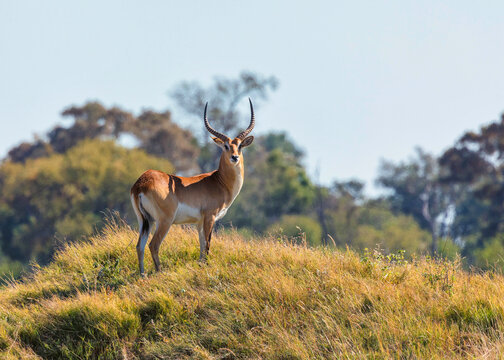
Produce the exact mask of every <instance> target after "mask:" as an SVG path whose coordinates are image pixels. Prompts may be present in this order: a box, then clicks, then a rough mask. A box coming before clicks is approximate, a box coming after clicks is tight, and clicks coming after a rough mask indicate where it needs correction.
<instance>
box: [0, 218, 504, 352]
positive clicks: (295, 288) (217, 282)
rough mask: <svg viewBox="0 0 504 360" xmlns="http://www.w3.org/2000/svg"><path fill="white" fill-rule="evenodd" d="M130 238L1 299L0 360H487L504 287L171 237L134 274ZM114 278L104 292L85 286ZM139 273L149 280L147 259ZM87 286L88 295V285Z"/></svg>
mask: <svg viewBox="0 0 504 360" xmlns="http://www.w3.org/2000/svg"><path fill="white" fill-rule="evenodd" d="M136 237H137V233H136V232H135V231H133V230H131V229H129V228H125V227H117V226H116V225H111V226H108V227H107V228H105V232H104V233H103V234H102V235H99V236H95V237H93V238H91V239H89V241H85V242H83V243H80V244H67V245H66V246H65V247H64V248H63V249H62V250H60V251H58V252H57V254H56V255H55V259H54V262H52V263H51V264H50V265H49V266H47V267H44V268H39V269H37V270H35V272H34V273H33V274H32V275H31V276H30V277H27V278H25V279H24V280H23V281H19V282H13V283H11V284H9V285H8V286H5V287H4V288H3V289H1V290H0V357H1V358H36V357H37V356H40V357H44V358H60V357H66V358H70V359H72V358H74V359H78V358H178V359H189V358H201V359H215V358H263V359H281V358H283V359H285V358H289V359H312V358H320V359H325V358H334V359H336V358H341V359H354V358H373V359H374V358H380V359H389V358H404V359H409V358H418V359H424V358H431V359H459V358H484V357H486V358H498V357H499V356H500V354H502V351H503V350H504V340H503V338H502V331H503V330H504V316H503V315H504V300H503V299H504V277H503V276H502V275H499V274H497V273H493V272H490V273H484V274H479V273H467V272H464V271H463V270H461V269H460V266H459V264H458V263H457V262H454V263H452V262H448V261H443V262H441V261H437V260H430V259H424V258H420V259H417V260H415V261H412V262H410V261H406V260H405V259H404V257H403V256H402V253H395V254H391V255H382V254H381V253H379V252H375V251H373V252H368V253H367V255H366V254H364V255H363V256H358V255H357V254H356V253H354V252H352V251H346V252H341V251H338V250H329V249H326V248H324V249H312V248H305V247H299V246H291V245H288V244H286V243H281V242H278V241H275V240H274V239H268V238H266V239H256V240H255V241H245V240H243V239H242V238H241V237H240V236H239V235H238V234H237V233H233V232H228V233H227V234H226V235H221V234H217V235H216V236H215V237H214V244H213V245H212V250H211V254H210V258H209V263H208V264H207V265H204V266H201V265H200V264H199V263H198V261H197V259H198V244H197V243H198V241H197V234H196V232H195V231H193V230H185V229H184V228H182V227H177V226H175V227H173V229H172V231H171V232H170V234H169V235H168V238H167V239H166V240H165V242H164V243H163V246H162V252H161V263H162V266H164V270H163V271H162V272H159V273H150V274H149V275H148V277H147V278H141V277H140V276H139V275H138V270H137V260H136V252H135V250H134V245H130V244H131V242H134V240H135V239H136ZM114 258H118V259H120V260H119V262H118V265H117V267H119V268H120V269H121V270H120V271H115V270H114V271H111V272H110V273H109V275H108V278H109V280H108V281H107V283H109V282H111V281H112V279H113V278H117V279H120V280H121V281H120V282H117V281H116V282H115V283H116V284H118V285H117V286H114V287H109V286H108V285H107V284H102V285H100V283H99V282H97V279H98V278H99V276H100V275H99V274H100V270H101V269H100V267H101V266H98V267H96V266H95V264H96V262H97V261H98V260H99V261H102V263H103V265H102V266H104V267H108V266H115V265H111V264H115V261H112V262H107V261H105V260H106V259H114ZM147 268H148V269H149V268H150V269H152V263H151V261H150V259H148V263H147ZM95 283H97V284H98V285H97V286H96V287H95V286H91V285H90V284H95Z"/></svg>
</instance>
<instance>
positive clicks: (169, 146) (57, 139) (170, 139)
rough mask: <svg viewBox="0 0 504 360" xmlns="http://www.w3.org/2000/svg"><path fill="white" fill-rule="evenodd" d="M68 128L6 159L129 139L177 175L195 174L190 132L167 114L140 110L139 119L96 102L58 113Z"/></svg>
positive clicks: (59, 128) (17, 159)
mask: <svg viewBox="0 0 504 360" xmlns="http://www.w3.org/2000/svg"><path fill="white" fill-rule="evenodd" d="M62 116H63V117H65V118H69V119H70V120H71V123H70V125H69V126H66V127H65V126H61V125H58V126H55V127H54V128H52V129H51V130H50V131H49V132H48V133H47V135H46V136H45V140H44V139H35V141H34V142H33V143H28V142H24V143H22V144H21V145H19V146H17V147H15V148H13V149H11V150H10V151H9V154H8V159H9V160H11V161H13V162H25V161H26V160H28V159H35V158H40V157H45V156H48V155H51V154H53V153H58V154H62V153H65V152H66V151H67V150H69V149H70V148H72V147H73V146H75V145H76V144H77V143H79V142H80V141H82V140H84V139H101V140H107V139H115V140H117V141H121V139H123V138H125V137H127V136H130V137H132V138H133V141H131V139H130V143H135V144H136V145H137V146H138V147H139V148H141V149H144V150H146V151H147V152H148V153H150V154H152V155H156V156H159V157H163V158H166V159H169V160H170V161H171V162H172V163H173V164H174V165H175V167H176V169H177V171H179V172H188V171H197V170H198V165H197V161H196V159H197V157H198V154H199V148H198V146H197V142H196V139H195V138H194V137H193V136H192V134H191V132H190V131H188V130H185V129H182V128H181V127H180V126H178V125H177V124H175V123H174V122H173V121H172V118H171V113H170V112H169V111H164V112H155V111H152V110H144V111H143V112H142V113H141V114H140V115H139V116H134V115H133V114H132V113H129V112H127V111H124V110H122V109H120V108H118V107H112V108H109V109H107V108H106V107H104V106H103V105H102V104H100V103H99V102H88V103H86V104H84V105H83V106H71V107H68V108H67V109H65V110H64V111H63V112H62Z"/></svg>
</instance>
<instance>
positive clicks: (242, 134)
mask: <svg viewBox="0 0 504 360" xmlns="http://www.w3.org/2000/svg"><path fill="white" fill-rule="evenodd" d="M249 103H250V114H251V115H250V124H249V126H248V128H247V130H243V131H242V132H241V133H239V134H238V136H237V138H238V139H240V140H243V139H245V136H247V135H248V134H249V133H250V132H251V131H252V129H253V128H254V125H255V115H254V107H253V106H252V100H250V98H249Z"/></svg>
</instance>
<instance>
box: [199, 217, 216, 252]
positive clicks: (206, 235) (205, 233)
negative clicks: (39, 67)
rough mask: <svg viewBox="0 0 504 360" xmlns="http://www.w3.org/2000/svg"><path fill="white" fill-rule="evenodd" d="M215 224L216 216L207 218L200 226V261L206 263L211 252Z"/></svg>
mask: <svg viewBox="0 0 504 360" xmlns="http://www.w3.org/2000/svg"><path fill="white" fill-rule="evenodd" d="M214 224H215V216H213V215H209V216H205V218H204V219H203V221H202V223H200V224H199V225H198V234H199V241H200V258H199V261H202V262H206V261H207V255H208V253H209V251H210V242H211V240H212V230H213V227H214Z"/></svg>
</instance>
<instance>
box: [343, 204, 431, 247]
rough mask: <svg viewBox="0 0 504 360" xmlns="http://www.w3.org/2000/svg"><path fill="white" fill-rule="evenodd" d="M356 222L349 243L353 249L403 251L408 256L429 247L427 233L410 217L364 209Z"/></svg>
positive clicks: (381, 210)
mask: <svg viewBox="0 0 504 360" xmlns="http://www.w3.org/2000/svg"><path fill="white" fill-rule="evenodd" d="M358 222H359V225H357V227H356V229H357V234H356V236H355V238H354V239H353V240H352V241H351V242H350V245H351V246H352V247H354V248H355V249H364V248H374V247H376V246H379V247H380V248H381V249H384V250H385V252H387V253H396V252H397V251H400V250H403V251H406V253H407V254H408V255H411V254H423V253H425V251H426V250H427V247H428V245H429V243H430V235H429V233H428V232H426V231H425V230H422V229H421V228H420V226H419V225H418V224H417V223H416V222H415V220H414V219H413V218H412V217H410V216H405V215H394V214H393V213H391V212H390V211H388V210H386V209H383V208H373V207H363V209H362V210H361V213H360V215H359V219H358Z"/></svg>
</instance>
